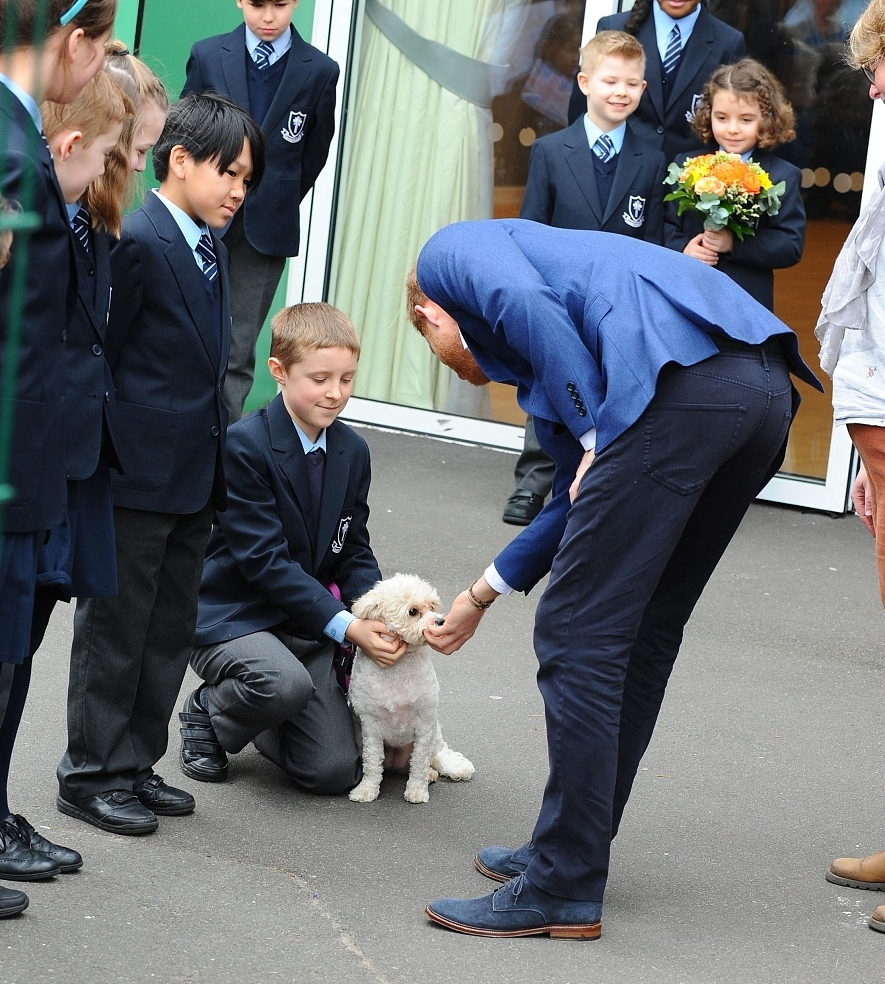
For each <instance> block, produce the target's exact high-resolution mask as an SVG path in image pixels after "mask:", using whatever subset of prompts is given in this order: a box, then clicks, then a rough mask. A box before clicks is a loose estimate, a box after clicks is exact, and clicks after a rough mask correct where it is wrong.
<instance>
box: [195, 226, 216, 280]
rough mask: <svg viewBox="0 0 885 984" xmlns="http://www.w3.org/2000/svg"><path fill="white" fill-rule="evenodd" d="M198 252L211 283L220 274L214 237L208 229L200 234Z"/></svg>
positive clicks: (204, 271)
mask: <svg viewBox="0 0 885 984" xmlns="http://www.w3.org/2000/svg"><path fill="white" fill-rule="evenodd" d="M197 253H199V255H200V259H201V260H202V261H203V273H204V274H205V275H206V279H207V280H208V281H209V283H210V284H211V283H212V282H213V281H214V280H215V278H216V277H217V276H218V262H217V261H216V259H215V250H214V249H213V247H212V237H211V236H210V235H209V233H208V231H207V232H204V233H203V235H202V236H200V241H199V242H198V243H197Z"/></svg>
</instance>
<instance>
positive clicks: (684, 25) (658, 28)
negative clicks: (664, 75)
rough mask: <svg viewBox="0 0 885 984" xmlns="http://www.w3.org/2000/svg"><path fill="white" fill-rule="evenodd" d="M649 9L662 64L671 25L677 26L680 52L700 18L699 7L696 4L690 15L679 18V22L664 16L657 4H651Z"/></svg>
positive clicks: (666, 15)
mask: <svg viewBox="0 0 885 984" xmlns="http://www.w3.org/2000/svg"><path fill="white" fill-rule="evenodd" d="M651 9H652V13H653V14H654V19H655V36H656V37H657V40H658V51H659V52H660V53H661V62H663V60H664V55H665V54H666V51H667V41H668V40H669V38H670V32H671V31H672V30H673V25H674V24H676V25H678V26H679V34H680V40H681V41H682V50H683V51H684V50H685V45H686V44H687V43H688V39H689V38H690V37H691V32H692V31H693V30H694V26H695V24H697V22H698V17H700V16H701V5H700V4H698V5H697V7H695V9H694V11H693V12H692V13H690V14H687V15H686V16H685V17H680V18H679V20H676V19H675V18H673V17H671V16H670V15H669V14H665V13H664V11H663V10H661V7H660V5H659V4H658V3H653V4H652V8H651Z"/></svg>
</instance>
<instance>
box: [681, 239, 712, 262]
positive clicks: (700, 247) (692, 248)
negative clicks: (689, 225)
mask: <svg viewBox="0 0 885 984" xmlns="http://www.w3.org/2000/svg"><path fill="white" fill-rule="evenodd" d="M682 252H683V253H685V255H686V256H693V257H694V258H695V259H696V260H700V261H701V263H706V264H707V266H716V264H717V263H718V262H719V254H718V253H717V252H716V250H714V249H709V248H708V247H707V246H705V245H704V233H702V232H699V233H698V234H697V235H696V236H695V237H694V239H690V240H689V241H688V243H687V244H686V247H685V249H684V250H683V251H682Z"/></svg>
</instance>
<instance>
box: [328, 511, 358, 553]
mask: <svg viewBox="0 0 885 984" xmlns="http://www.w3.org/2000/svg"><path fill="white" fill-rule="evenodd" d="M352 519H353V516H345V517H344V518H343V519H342V520H341V521H340V522H339V523H338V532H337V533H336V534H335V539H334V540H333V541H332V553H336V554H339V553H341V550H342V548H343V547H344V538H345V537H346V536H347V531H348V530H349V529H350V521H351V520H352Z"/></svg>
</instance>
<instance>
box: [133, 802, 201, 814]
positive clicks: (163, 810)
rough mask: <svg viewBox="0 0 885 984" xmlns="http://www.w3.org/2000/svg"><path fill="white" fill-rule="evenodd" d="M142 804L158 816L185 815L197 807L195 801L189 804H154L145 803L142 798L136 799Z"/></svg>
mask: <svg viewBox="0 0 885 984" xmlns="http://www.w3.org/2000/svg"><path fill="white" fill-rule="evenodd" d="M138 802H139V803H141V805H142V806H144V807H147V809H149V810H150V811H151V813H153V814H154V815H155V816H158V817H186V816H187V815H188V813H193V812H194V810H195V809H196V808H197V804H196V803H191V805H190V806H168V807H165V806H154V805H153V804H152V803H145V802H144V800H143V799H140V798H139V800H138Z"/></svg>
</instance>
